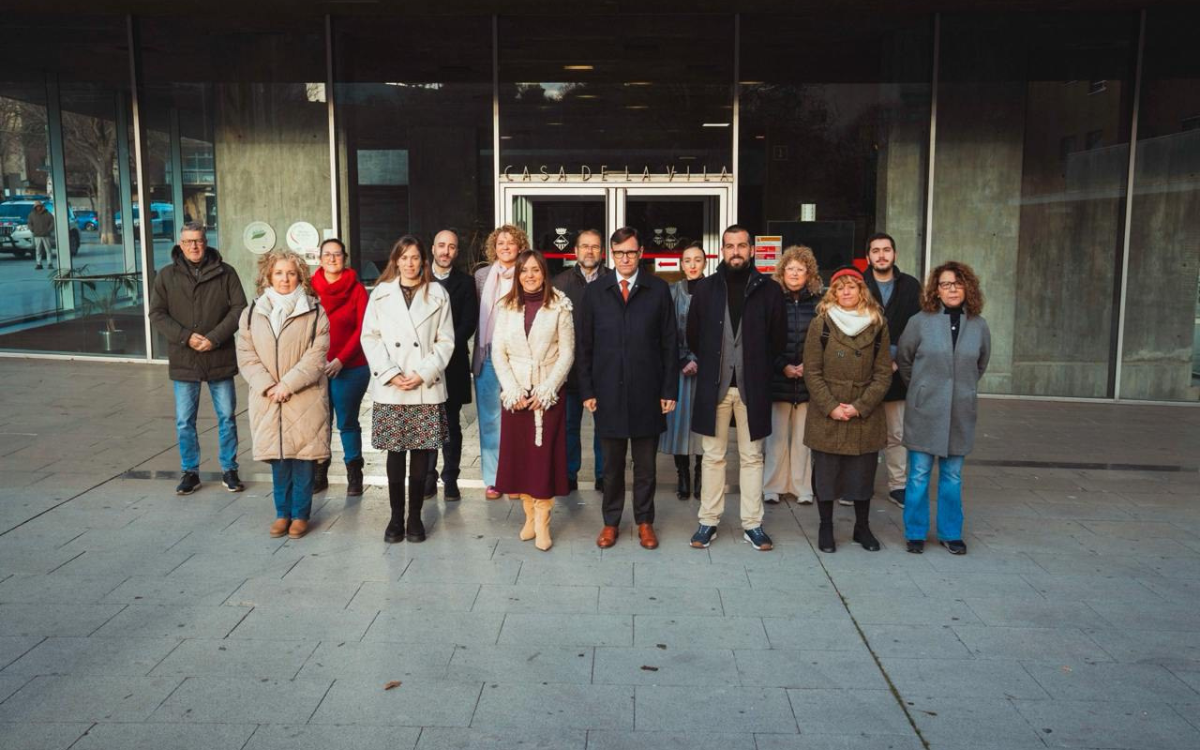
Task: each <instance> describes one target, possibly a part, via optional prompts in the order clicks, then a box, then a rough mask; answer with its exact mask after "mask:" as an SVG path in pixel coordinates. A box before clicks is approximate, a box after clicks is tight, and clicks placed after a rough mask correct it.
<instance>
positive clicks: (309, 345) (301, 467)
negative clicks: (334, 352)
mask: <svg viewBox="0 0 1200 750" xmlns="http://www.w3.org/2000/svg"><path fill="white" fill-rule="evenodd" d="M258 293H259V294H258V297H257V298H255V300H254V302H252V303H251V304H250V306H249V307H248V308H246V311H245V312H244V313H242V317H241V321H240V323H239V326H238V332H239V334H240V335H239V336H238V342H237V357H238V369H239V370H240V371H241V373H242V376H243V377H244V378H245V379H246V382H247V383H248V384H249V385H250V432H251V433H252V436H253V441H254V459H255V460H256V461H266V462H268V463H270V464H271V478H272V480H273V482H274V494H275V516H276V519H275V523H274V524H272V525H271V536H273V537H280V536H283V535H284V534H287V535H288V536H289V537H291V538H292V539H299V538H300V537H302V536H304V534H305V533H307V531H308V517H309V513H310V511H311V509H312V496H313V468H314V467H313V462H314V461H324V460H327V459H329V456H330V452H329V437H330V435H329V432H330V429H329V386H328V381H327V380H326V378H325V370H324V367H325V356H326V353H327V352H328V351H329V319H328V318H327V317H326V315H325V312H324V310H322V309H321V306H320V304H319V303H318V301H317V297H316V296H315V295H314V294H313V293H312V287H311V286H310V284H309V277H308V266H307V264H305V262H304V259H303V258H301V257H300V256H299V255H297V254H295V253H292V252H288V251H282V250H274V251H272V252H270V253H267V254H266V255H264V256H263V257H262V258H261V259H260V260H259V264H258Z"/></svg>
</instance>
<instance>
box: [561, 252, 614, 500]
mask: <svg viewBox="0 0 1200 750" xmlns="http://www.w3.org/2000/svg"><path fill="white" fill-rule="evenodd" d="M603 242H604V240H603V239H602V238H601V235H600V230H598V229H584V230H583V231H581V232H580V233H579V234H578V235H576V237H575V265H574V266H573V267H571V268H568V269H566V270H564V271H563V272H562V273H560V274H558V275H557V276H555V277H554V280H553V282H552V283H553V285H554V288H555V289H557V290H559V291H560V292H562V293H564V294H566V295H567V298H568V299H570V300H571V305H572V306H573V307H574V310H572V313H573V315H574V317H575V329H576V330H575V340H576V341H578V340H579V330H578V329H579V313H580V310H581V309H582V308H583V293H584V292H585V291H587V288H588V284H591V283H592V282H593V281H596V280H597V279H600V278H602V277H603V276H605V275H606V274H607V273H609V270H608V268H607V267H605V265H604V245H603ZM582 429H583V399H581V398H580V397H579V358H578V357H576V358H575V364H574V365H572V366H571V373H570V375H568V376H567V484H568V486H570V488H571V491H572V492H574V491H575V490H577V489H579V467H580V466H582V465H583V446H582V439H581V438H580V432H581V431H582ZM592 453H593V455H595V457H596V489H598V490H603V489H604V453H603V451H602V450H601V449H600V433H599V432H596V433H595V434H594V435H593V436H592Z"/></svg>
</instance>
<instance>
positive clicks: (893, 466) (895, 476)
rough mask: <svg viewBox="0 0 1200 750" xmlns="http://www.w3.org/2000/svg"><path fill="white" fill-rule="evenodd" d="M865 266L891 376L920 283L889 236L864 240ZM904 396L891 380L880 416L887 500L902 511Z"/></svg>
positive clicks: (914, 311)
mask: <svg viewBox="0 0 1200 750" xmlns="http://www.w3.org/2000/svg"><path fill="white" fill-rule="evenodd" d="M867 262H868V263H870V264H871V272H870V273H868V274H865V276H864V278H865V280H866V282H867V288H868V289H870V290H871V296H873V297H874V298H875V301H876V302H878V303H879V305H880V306H881V307H882V308H883V317H884V318H885V319H887V324H888V336H889V340H890V341H891V342H892V345H891V349H892V372H893V373H894V372H895V371H896V346H897V345H898V344H899V343H900V336H901V334H903V333H904V328H905V326H907V325H908V319H909V318H911V317H912V316H914V315H916V314H917V313H919V312H921V282H920V281H918V280H917V279H915V278H913V277H912V276H909V275H908V274H906V273H901V272H900V269H899V268H897V267H896V241H895V240H894V239H892V236H891V235H890V234H884V233H883V232H880V233H878V234H873V235H871V236H870V237H869V238H868V239H867ZM907 396H908V389H907V388H906V387H905V385H904V379H903V378H899V377H893V378H892V385H891V387H890V388H888V392H887V394H886V395H884V397H883V414H884V417H885V419H886V421H887V447H886V448H884V451H883V457H884V460H885V461H886V462H887V472H888V500H891V501H892V503H894V504H895V505H896V506H898V507H900V508H903V507H904V487H905V485H906V484H908V451H906V450H905V449H904V444H903V440H904V399H905V398H906V397H907ZM843 502H845V501H843Z"/></svg>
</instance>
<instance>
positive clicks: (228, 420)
mask: <svg viewBox="0 0 1200 750" xmlns="http://www.w3.org/2000/svg"><path fill="white" fill-rule="evenodd" d="M172 382H173V383H174V384H175V435H176V437H177V438H178V439H179V467H180V469H182V470H183V471H196V470H198V469H199V468H200V439H199V438H198V437H197V436H196V412H198V411H199V410H200V386H201V383H200V382H198V381H192V380H174V381H172ZM208 393H209V395H210V396H212V401H213V409H214V410H215V411H216V412H217V434H218V435H219V436H220V446H221V450H220V457H221V471H237V467H238V462H237V450H238V435H237V419H236V417H235V414H236V412H237V389H236V388H234V385H233V378H226V379H225V380H210V381H209V382H208Z"/></svg>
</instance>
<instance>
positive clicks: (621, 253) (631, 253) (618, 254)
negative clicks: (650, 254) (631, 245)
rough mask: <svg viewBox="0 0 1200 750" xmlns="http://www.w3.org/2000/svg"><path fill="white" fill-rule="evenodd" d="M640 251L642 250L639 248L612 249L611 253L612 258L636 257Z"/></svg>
mask: <svg viewBox="0 0 1200 750" xmlns="http://www.w3.org/2000/svg"><path fill="white" fill-rule="evenodd" d="M640 252H642V251H641V250H613V251H612V255H613V257H614V258H617V259H620V258H636V257H637V256H638V253H640Z"/></svg>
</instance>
